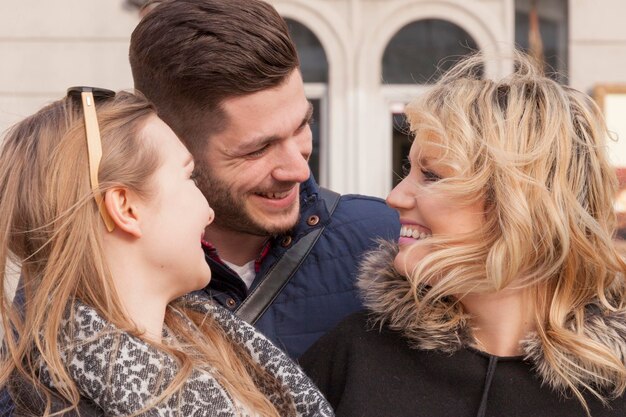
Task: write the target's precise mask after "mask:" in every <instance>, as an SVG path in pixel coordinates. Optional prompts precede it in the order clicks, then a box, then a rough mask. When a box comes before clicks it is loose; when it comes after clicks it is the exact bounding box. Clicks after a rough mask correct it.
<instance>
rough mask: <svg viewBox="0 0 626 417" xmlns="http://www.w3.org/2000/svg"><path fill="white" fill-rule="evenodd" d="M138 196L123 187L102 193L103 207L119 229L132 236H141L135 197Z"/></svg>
mask: <svg viewBox="0 0 626 417" xmlns="http://www.w3.org/2000/svg"><path fill="white" fill-rule="evenodd" d="M137 198H139V197H138V196H137V195H136V194H135V193H133V192H131V191H130V190H128V189H127V188H124V187H114V188H110V189H108V190H107V191H106V192H105V194H104V207H105V208H106V210H107V211H108V212H109V216H111V219H112V220H113V223H115V226H116V227H118V228H119V229H120V230H122V231H124V232H126V233H128V234H130V235H131V236H134V237H136V238H139V237H141V234H142V233H141V226H140V224H139V213H138V210H137V205H136V204H134V203H135V199H137Z"/></svg>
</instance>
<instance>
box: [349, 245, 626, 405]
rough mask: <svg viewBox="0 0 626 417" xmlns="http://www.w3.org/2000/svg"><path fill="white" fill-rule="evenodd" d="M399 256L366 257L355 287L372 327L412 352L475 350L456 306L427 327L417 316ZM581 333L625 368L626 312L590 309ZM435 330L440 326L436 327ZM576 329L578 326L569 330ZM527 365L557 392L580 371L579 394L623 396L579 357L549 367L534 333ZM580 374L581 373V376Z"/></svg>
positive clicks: (609, 376) (391, 248) (386, 248)
mask: <svg viewBox="0 0 626 417" xmlns="http://www.w3.org/2000/svg"><path fill="white" fill-rule="evenodd" d="M397 253H398V246H397V244H395V243H391V242H386V241H381V242H379V247H378V249H377V250H374V251H371V252H369V253H367V254H366V255H365V257H364V259H363V262H362V263H361V268H360V273H359V277H358V281H357V286H358V288H359V291H360V294H361V298H362V299H363V301H364V305H365V307H366V308H367V309H368V310H369V311H370V313H371V323H372V325H374V326H380V327H382V326H386V327H388V328H390V329H392V330H395V331H399V332H401V333H402V334H403V336H404V337H405V338H406V340H407V342H408V344H409V346H410V347H411V348H414V349H423V350H439V351H443V352H447V353H453V352H455V351H457V350H459V349H462V348H464V347H467V346H469V345H471V344H473V342H474V339H473V336H472V330H471V327H470V324H469V316H468V315H467V314H466V313H464V312H463V311H462V309H461V308H460V307H459V306H458V305H455V303H453V302H452V300H451V299H450V300H443V301H442V306H444V307H445V308H442V309H441V311H442V314H440V315H437V317H436V318H435V319H434V320H435V321H430V322H426V323H425V321H424V320H422V319H418V316H417V314H415V299H414V295H413V293H412V286H411V283H410V282H409V280H408V279H407V278H406V277H404V276H402V275H400V274H398V273H397V272H396V271H395V269H394V267H393V260H394V258H395V256H396V254H397ZM586 311H587V314H586V316H585V319H584V324H583V332H584V333H585V334H586V335H587V336H589V337H590V338H591V339H592V340H594V341H596V342H599V343H601V344H602V345H604V346H606V347H608V348H609V349H610V350H611V351H613V352H614V354H615V356H616V357H617V358H619V359H620V360H621V361H622V363H626V311H625V310H619V311H617V312H613V311H605V310H604V309H602V308H601V307H600V305H599V304H597V305H596V304H593V305H590V306H589V307H588V308H587V310H586ZM433 324H436V325H433ZM571 327H572V328H574V327H575V326H574V323H572V325H571ZM521 347H522V351H523V352H524V353H523V354H524V359H525V360H527V361H529V362H531V363H532V364H533V367H534V369H535V371H536V372H537V375H538V376H539V377H540V378H541V380H542V381H543V383H545V384H548V385H549V386H551V387H552V388H553V389H554V390H556V391H559V392H567V391H569V389H568V387H569V385H568V383H567V381H566V380H565V378H564V377H563V376H562V375H564V374H569V372H568V369H567V367H570V369H572V370H573V369H577V372H575V373H576V374H578V375H583V377H579V378H578V384H577V388H592V389H593V390H594V391H596V390H597V391H598V392H599V393H602V395H607V396H609V397H610V396H612V395H615V394H619V393H616V392H614V391H615V390H616V388H617V387H616V386H615V381H616V380H617V379H621V377H619V378H618V377H616V374H614V373H608V371H606V370H603V369H597V367H596V366H593V365H592V364H589V363H587V362H586V361H585V360H584V359H582V358H579V357H576V356H575V355H568V356H567V360H568V361H569V363H568V364H565V363H564V368H562V367H559V369H555V367H553V366H551V364H550V362H548V361H547V360H546V359H545V357H544V349H543V342H542V340H541V339H540V338H539V336H538V335H537V334H535V333H531V334H529V335H528V337H527V338H526V339H525V340H523V341H522V342H521ZM581 370H582V372H581Z"/></svg>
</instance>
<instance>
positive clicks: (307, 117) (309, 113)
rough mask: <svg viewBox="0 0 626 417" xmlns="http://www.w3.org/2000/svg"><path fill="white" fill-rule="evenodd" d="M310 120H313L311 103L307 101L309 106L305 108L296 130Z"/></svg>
mask: <svg viewBox="0 0 626 417" xmlns="http://www.w3.org/2000/svg"><path fill="white" fill-rule="evenodd" d="M311 120H313V103H311V102H310V101H309V108H308V109H307V110H306V113H305V115H304V118H303V119H302V123H300V126H298V130H300V129H302V128H303V127H304V126H306V125H308V124H309V123H311Z"/></svg>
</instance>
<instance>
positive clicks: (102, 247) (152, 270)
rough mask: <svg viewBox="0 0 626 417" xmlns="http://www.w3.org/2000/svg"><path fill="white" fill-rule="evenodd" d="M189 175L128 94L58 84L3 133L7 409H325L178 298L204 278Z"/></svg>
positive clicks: (0, 307) (298, 380) (147, 108)
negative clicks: (15, 279) (13, 288)
mask: <svg viewBox="0 0 626 417" xmlns="http://www.w3.org/2000/svg"><path fill="white" fill-rule="evenodd" d="M194 178H195V170H194V161H193V158H192V157H191V155H190V153H189V152H188V151H187V149H186V148H185V147H184V145H183V144H182V143H181V142H180V141H179V140H178V138H177V137H176V135H175V134H174V133H173V132H172V130H171V129H170V128H169V127H168V126H167V125H166V124H165V123H163V121H161V120H160V119H159V118H158V117H157V115H156V112H155V109H154V108H153V107H152V105H151V104H150V103H149V102H148V101H146V100H145V99H144V98H142V97H141V96H139V95H136V94H131V93H125V92H121V93H118V94H115V93H114V92H112V91H109V90H102V89H95V88H89V87H76V88H71V89H70V90H68V96H67V97H66V98H64V99H62V100H59V101H57V102H55V103H52V104H50V105H49V106H47V107H45V108H43V109H42V110H40V111H39V112H38V113H36V114H35V115H33V116H30V117H28V118H26V119H25V120H24V121H22V122H21V123H18V124H17V125H16V126H15V127H13V128H12V129H11V130H10V131H9V132H8V134H7V136H6V138H5V139H4V142H3V144H2V147H1V148H0V233H1V234H0V274H3V275H2V279H1V280H0V294H7V292H8V291H7V279H8V277H7V275H6V273H5V269H6V262H7V260H9V259H10V260H13V261H14V262H15V263H17V264H19V265H21V274H22V278H21V286H22V288H20V289H19V290H18V293H19V294H20V295H23V299H22V301H21V302H17V303H15V304H14V303H13V302H12V301H11V300H10V299H8V298H7V296H6V295H4V296H3V297H1V298H0V300H1V301H0V313H1V315H2V325H3V327H4V329H7V331H6V336H5V348H4V351H3V354H2V362H1V366H0V385H1V386H3V387H5V386H8V387H9V389H10V390H11V392H12V394H13V395H14V396H15V398H13V399H14V402H15V404H16V407H17V409H16V414H19V415H26V414H27V415H43V416H49V415H58V413H61V414H64V415H76V414H77V413H78V412H80V415H82V416H85V415H107V416H137V415H150V416H155V415H164V416H165V415H167V416H172V415H179V416H186V415H194V416H218V415H219V416H226V417H227V416H255V417H257V416H273V417H278V416H281V417H282V416H311V417H312V416H319V415H323V416H331V415H332V411H331V410H330V408H329V406H328V404H327V403H326V401H325V400H324V399H323V397H322V396H321V394H320V393H319V392H318V391H317V390H316V389H315V387H314V386H313V385H312V384H311V382H310V381H309V379H308V378H307V377H306V376H305V375H304V374H303V373H302V371H301V370H300V369H299V368H298V367H297V366H296V365H294V364H293V363H292V362H291V361H290V360H289V359H288V358H287V357H286V355H284V354H283V353H282V352H281V351H280V350H278V349H277V348H276V347H274V346H273V345H272V344H271V343H270V342H269V341H268V340H267V339H265V338H264V337H263V336H261V335H260V334H259V333H257V332H256V331H255V330H254V329H253V328H252V327H251V326H249V325H247V324H245V323H243V322H242V321H240V320H239V319H236V318H235V317H233V316H232V315H231V314H230V313H229V312H227V311H226V310H224V309H222V308H221V307H218V306H216V305H214V304H212V302H210V301H207V300H206V298H200V297H195V296H194V295H185V294H188V293H190V292H192V291H194V290H198V289H201V288H203V287H204V286H206V284H207V283H208V281H209V280H210V278H211V270H210V269H209V267H208V265H207V263H206V260H205V258H204V252H203V250H202V246H201V239H202V236H203V233H204V229H205V227H206V226H207V225H208V224H209V223H211V221H212V220H213V210H212V209H211V208H210V207H209V205H208V203H207V201H206V199H205V198H204V196H203V195H202V193H201V192H200V190H199V189H198V188H197V187H196V184H195V180H194ZM24 387H30V390H29V389H27V388H24ZM25 393H30V395H25ZM17 394H19V395H17ZM55 413H56V414H55Z"/></svg>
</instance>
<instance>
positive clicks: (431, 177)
mask: <svg viewBox="0 0 626 417" xmlns="http://www.w3.org/2000/svg"><path fill="white" fill-rule="evenodd" d="M421 171H422V175H423V176H424V181H426V182H437V181H439V180H440V179H441V177H440V176H439V175H438V174H435V173H434V172H432V171H429V170H427V169H422V170H421Z"/></svg>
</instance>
